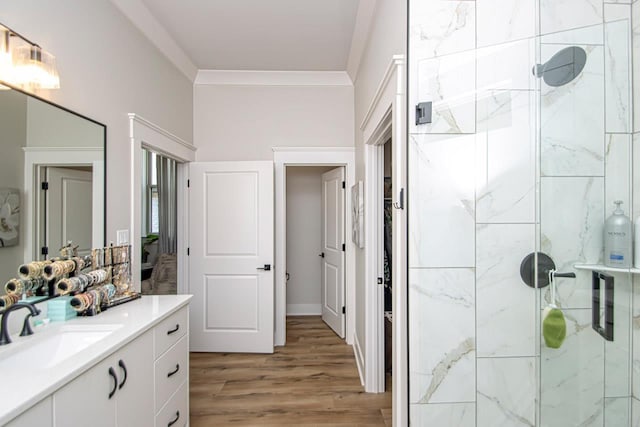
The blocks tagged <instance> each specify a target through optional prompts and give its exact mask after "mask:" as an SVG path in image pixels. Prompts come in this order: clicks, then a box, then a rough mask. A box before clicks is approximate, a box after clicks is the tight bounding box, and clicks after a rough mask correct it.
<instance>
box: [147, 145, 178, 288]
mask: <svg viewBox="0 0 640 427" xmlns="http://www.w3.org/2000/svg"><path fill="white" fill-rule="evenodd" d="M142 151H143V155H142V171H143V172H142V195H143V197H142V218H141V221H142V228H141V229H142V260H141V261H142V263H141V272H140V275H141V280H142V286H141V288H142V293H143V294H149V295H175V294H176V293H177V281H178V280H177V279H178V271H177V269H178V264H177V255H176V251H177V242H178V235H177V232H178V224H177V209H178V199H177V164H176V161H175V160H173V159H169V158H167V157H164V156H161V155H159V154H157V153H154V152H151V151H148V150H145V149H143V150H142Z"/></svg>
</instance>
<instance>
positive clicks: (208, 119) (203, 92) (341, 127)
mask: <svg viewBox="0 0 640 427" xmlns="http://www.w3.org/2000/svg"><path fill="white" fill-rule="evenodd" d="M353 127H354V120H353V87H351V86H265V85H259V86H256V85H246V86H243V85H204V84H197V85H195V87H194V130H193V135H194V144H195V145H196V146H197V147H198V151H197V152H196V160H197V161H216V160H272V159H273V152H272V151H271V148H272V147H274V146H281V147H282V146H288V147H323V146H324V147H327V146H329V147H338V146H353Z"/></svg>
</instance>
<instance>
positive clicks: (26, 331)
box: [20, 310, 40, 337]
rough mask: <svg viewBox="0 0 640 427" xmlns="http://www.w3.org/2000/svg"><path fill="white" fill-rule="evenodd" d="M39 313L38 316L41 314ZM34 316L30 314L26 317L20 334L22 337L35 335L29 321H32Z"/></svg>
mask: <svg viewBox="0 0 640 427" xmlns="http://www.w3.org/2000/svg"><path fill="white" fill-rule="evenodd" d="M39 311H40V310H38V314H40V313H39ZM32 316H33V315H32V314H31V313H29V314H27V315H26V316H25V317H24V323H23V324H22V331H21V332H20V336H21V337H26V336H29V335H33V329H31V322H29V319H31V317H32Z"/></svg>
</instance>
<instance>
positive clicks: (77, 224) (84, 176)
mask: <svg viewBox="0 0 640 427" xmlns="http://www.w3.org/2000/svg"><path fill="white" fill-rule="evenodd" d="M43 176H45V177H46V178H45V179H46V180H45V181H44V182H46V185H45V186H42V184H40V185H41V188H42V191H43V193H44V194H43V196H44V197H43V200H44V203H42V208H43V211H44V215H43V218H44V221H43V224H42V225H43V228H44V230H43V231H44V232H43V233H42V234H41V235H43V236H44V242H43V244H42V246H44V247H47V248H48V253H49V256H48V257H47V258H51V257H52V256H56V255H57V254H58V252H59V249H60V248H62V247H63V246H64V245H66V244H67V243H69V242H72V244H73V246H77V247H78V254H79V255H88V254H89V253H90V252H91V237H92V223H91V222H92V212H91V210H92V197H93V196H92V194H93V191H92V190H93V181H92V167H91V166H77V167H46V168H44V174H43ZM45 188H46V189H45Z"/></svg>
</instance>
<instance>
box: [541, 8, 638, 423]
mask: <svg viewBox="0 0 640 427" xmlns="http://www.w3.org/2000/svg"><path fill="white" fill-rule="evenodd" d="M541 7H544V4H543V5H542V6H541ZM614 10H616V11H617V9H614ZM543 12H544V10H543ZM609 15H610V16H613V15H611V14H609ZM605 16H607V15H606V14H605ZM544 17H545V14H544V13H542V17H541V21H542V25H541V28H542V30H543V31H544V29H545V27H546V26H545V21H544ZM615 18H616V19H611V21H610V22H605V23H600V24H597V25H591V26H583V27H580V28H575V29H571V30H568V31H559V32H553V33H550V34H545V35H543V36H541V37H539V43H538V52H537V59H538V61H537V62H538V65H537V66H536V67H535V68H534V73H535V74H536V76H537V77H538V85H537V87H536V91H537V92H538V96H539V104H538V105H539V108H538V122H539V130H538V131H539V135H538V146H537V154H538V155H537V157H538V162H537V170H538V173H537V177H538V182H537V188H538V195H539V196H538V198H537V221H536V223H537V224H536V225H537V228H538V233H537V237H538V242H537V247H538V249H539V251H541V252H543V253H545V254H547V255H549V256H550V257H551V259H552V260H553V261H554V262H555V266H556V267H555V269H556V270H557V271H558V272H561V273H575V275H576V277H575V278H570V277H567V278H557V279H556V280H555V284H556V293H555V301H554V300H553V299H554V298H553V296H552V292H551V286H547V287H545V288H543V289H542V290H541V292H540V302H539V310H538V314H539V319H538V320H539V321H538V325H539V337H540V342H539V349H540V352H539V355H540V358H539V374H540V382H539V405H538V408H539V413H538V420H539V423H538V424H539V425H540V426H545V427H556V426H557V427H568V426H612V427H613V426H615V427H618V426H629V425H631V424H630V423H631V421H630V413H631V409H630V406H631V353H632V346H631V320H632V307H631V303H632V298H631V295H632V294H631V288H632V277H631V273H630V271H629V269H618V270H611V269H609V268H607V267H605V266H604V265H603V264H604V250H603V248H604V239H603V230H604V229H603V226H604V222H605V219H606V218H607V217H608V216H609V215H611V213H612V212H613V209H614V204H613V202H614V200H621V201H622V202H623V204H622V208H623V210H624V212H625V214H626V215H627V216H628V217H630V218H633V217H634V216H637V214H638V211H636V212H632V210H633V209H632V208H633V206H632V197H631V194H632V189H631V185H632V179H631V158H632V156H631V153H632V151H631V150H632V144H631V141H632V135H631V123H630V118H631V114H630V109H631V102H630V92H631V85H630V49H629V46H630V43H629V40H630V21H629V19H625V17H624V16H622V14H618V15H616V16H615ZM594 271H598V272H602V273H604V274H606V275H610V276H612V277H613V281H614V285H613V298H609V296H610V295H606V296H605V295H604V292H603V290H604V287H602V290H600V291H598V292H597V293H596V294H595V295H598V296H602V298H601V301H600V304H599V305H598V307H597V308H594V306H593V297H594V291H593V274H594V273H593V272H594ZM598 283H600V282H599V281H598ZM541 284H542V282H541V281H539V285H541ZM610 299H612V301H611V304H612V305H611V306H610V307H609V309H611V308H612V309H613V320H614V322H613V337H608V338H610V339H607V338H605V337H604V336H603V335H601V334H600V333H598V332H597V331H596V330H595V329H594V328H593V324H594V323H598V322H599V323H600V324H604V320H605V319H604V305H605V302H608V301H609V300H610ZM552 303H555V304H556V305H557V307H558V308H560V310H561V311H562V314H563V317H564V321H565V324H566V338H564V341H563V342H562V344H561V345H560V347H559V348H551V347H550V346H549V345H547V343H546V342H545V339H544V336H543V335H544V334H543V330H542V322H543V320H544V309H545V308H546V307H547V306H549V305H550V304H552ZM594 310H595V312H596V316H595V318H594Z"/></svg>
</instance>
